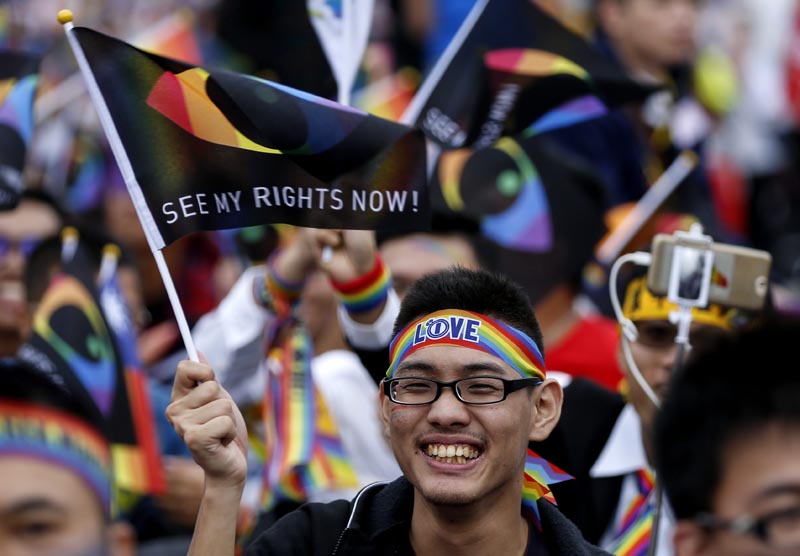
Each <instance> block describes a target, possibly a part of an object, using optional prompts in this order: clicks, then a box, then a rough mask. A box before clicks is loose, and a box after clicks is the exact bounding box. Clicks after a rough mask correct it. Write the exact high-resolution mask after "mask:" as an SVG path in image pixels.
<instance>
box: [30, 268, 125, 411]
mask: <svg viewBox="0 0 800 556" xmlns="http://www.w3.org/2000/svg"><path fill="white" fill-rule="evenodd" d="M33 330H34V332H36V333H37V334H38V335H39V336H40V337H41V338H42V339H43V340H44V341H45V342H46V343H47V344H49V345H50V346H51V347H52V348H53V349H54V350H55V351H56V353H57V354H58V356H59V357H61V359H63V361H64V362H65V363H66V365H67V366H68V367H69V368H70V369H71V370H72V372H74V373H75V375H76V376H77V378H78V379H79V380H80V382H81V384H82V385H83V386H84V387H85V388H86V390H87V391H88V392H89V394H90V395H91V397H92V400H93V401H94V403H95V405H96V406H97V408H98V409H99V410H100V412H101V413H102V414H103V415H104V416H105V417H108V416H109V415H110V413H111V407H112V403H113V398H114V391H115V388H116V380H117V376H116V373H117V370H116V363H117V362H116V358H115V354H114V345H113V343H112V341H113V340H112V339H111V333H110V331H109V330H108V328H107V327H106V323H105V319H104V318H103V315H102V313H101V312H100V308H99V307H98V306H97V303H96V302H95V300H94V298H93V297H92V295H91V293H90V292H89V291H88V290H87V289H86V287H85V286H84V285H83V284H82V283H81V281H80V280H78V279H77V278H75V277H73V276H70V275H66V274H62V275H58V276H56V277H55V278H54V279H53V281H52V282H51V285H50V287H49V288H48V290H47V292H46V293H45V295H44V297H43V298H42V301H41V303H40V304H39V307H38V309H37V311H36V314H35V315H34V318H33Z"/></svg>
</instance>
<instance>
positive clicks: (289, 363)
mask: <svg viewBox="0 0 800 556" xmlns="http://www.w3.org/2000/svg"><path fill="white" fill-rule="evenodd" d="M290 318H291V317H290ZM280 328H281V330H280V331H277V334H284V335H286V337H285V338H283V339H282V340H281V339H280V338H279V343H280V345H279V346H278V347H275V348H273V349H272V350H270V355H269V356H270V357H271V358H273V361H277V362H279V364H278V367H279V368H280V371H279V372H275V371H274V370H270V371H269V372H268V373H269V376H268V379H267V382H268V384H267V389H266V395H265V398H264V403H263V406H262V423H263V425H264V438H265V443H264V447H265V450H264V475H263V483H262V496H261V507H262V508H263V509H268V508H270V507H271V506H272V505H273V504H275V503H276V502H277V501H279V500H293V501H296V502H303V501H306V500H308V499H309V496H310V495H311V494H312V493H314V492H318V491H320V490H333V489H336V490H340V489H347V488H355V487H356V486H358V481H357V478H356V475H355V472H354V471H353V468H352V466H351V464H350V462H349V461H348V458H347V455H346V454H345V452H344V447H343V445H342V442H341V439H340V438H339V433H338V429H337V427H336V423H335V422H334V420H333V418H332V416H331V415H330V413H329V411H328V409H327V406H326V405H325V400H324V399H323V398H322V396H321V395H320V393H319V391H318V390H317V388H316V387H315V386H314V383H313V380H312V378H311V357H312V347H311V342H310V338H309V337H308V333H307V332H306V331H305V329H304V328H303V325H302V324H300V323H292V322H288V323H287V324H285V325H282V326H280ZM268 367H270V366H268Z"/></svg>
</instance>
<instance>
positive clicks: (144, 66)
mask: <svg viewBox="0 0 800 556" xmlns="http://www.w3.org/2000/svg"><path fill="white" fill-rule="evenodd" d="M68 32H69V33H71V34H72V36H73V37H74V38H75V39H76V40H77V43H78V44H79V46H80V48H81V50H82V51H83V54H84V55H85V58H86V60H87V62H88V65H89V68H90V70H91V72H92V74H93V78H94V80H95V81H96V83H97V86H98V88H99V90H100V93H101V95H102V98H103V100H104V102H105V104H106V106H107V107H108V112H109V114H110V117H111V119H112V120H113V125H114V127H115V128H116V131H117V132H118V135H119V138H120V140H121V143H122V146H123V147H124V152H125V155H126V156H127V158H128V160H129V161H130V166H131V168H132V171H133V174H134V180H128V181H134V182H135V183H133V184H131V183H128V187H129V188H130V187H131V186H132V185H133V186H134V187H140V188H141V193H142V194H143V196H144V200H145V203H146V207H140V209H141V208H144V209H145V210H146V211H147V212H148V214H149V215H150V218H149V219H148V218H146V217H145V218H142V220H143V223H144V224H145V225H147V226H151V228H150V229H149V230H148V233H149V234H150V237H151V238H155V241H153V242H151V247H153V248H154V249H159V248H161V247H163V246H164V245H166V244H168V243H171V242H172V241H174V240H175V239H177V238H179V237H181V236H183V235H185V234H187V233H189V232H193V231H197V230H214V229H224V228H238V227H244V226H252V225H259V224H264V223H288V224H295V225H301V226H310V227H324V228H325V227H327V228H331V227H332V228H350V229H376V228H377V229H380V228H384V227H386V228H392V229H400V230H413V229H424V228H425V227H426V226H427V213H428V199H427V190H426V188H425V186H426V176H425V156H426V155H425V141H424V137H423V135H422V134H421V132H420V131H419V130H413V129H411V128H409V127H408V126H404V125H401V124H397V123H394V122H390V121H387V120H382V119H380V118H377V117H374V116H371V115H369V114H366V113H365V112H361V111H359V110H356V109H353V108H349V107H346V106H343V105H339V104H336V103H334V102H332V101H329V100H326V99H323V98H320V97H315V96H313V95H310V94H308V93H305V92H303V91H300V90H296V89H292V88H289V87H286V86H283V85H279V84H277V83H271V82H269V81H265V80H262V79H259V78H256V77H252V76H248V75H244V74H238V73H233V72H229V71H223V70H214V69H208V68H202V67H198V66H192V65H189V64H185V63H183V62H179V61H176V60H171V59H168V58H163V57H160V56H157V55H154V54H150V53H147V52H145V51H142V50H139V49H137V48H134V47H133V46H131V45H129V44H127V43H124V42H122V41H119V40H117V39H114V38H111V37H108V36H106V35H103V34H101V33H98V32H96V31H93V30H90V29H86V28H73V29H72V30H70V31H68ZM115 154H116V153H115ZM117 156H118V162H119V154H117ZM123 174H124V172H123ZM131 193H132V195H133V193H134V192H131ZM148 220H151V221H152V222H151V223H149V224H148Z"/></svg>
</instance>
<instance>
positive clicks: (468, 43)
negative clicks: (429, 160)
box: [402, 0, 655, 149]
mask: <svg viewBox="0 0 800 556" xmlns="http://www.w3.org/2000/svg"><path fill="white" fill-rule="evenodd" d="M654 90H655V89H654V88H653V87H649V86H644V85H641V84H639V83H636V82H634V81H632V80H631V79H629V78H628V77H627V76H626V75H625V74H624V72H622V71H621V70H620V69H619V68H617V67H616V66H615V65H614V64H613V63H612V62H611V61H610V60H608V59H607V57H605V56H604V55H603V54H602V53H600V52H598V51H597V50H596V49H595V48H594V47H593V46H592V45H591V44H589V43H588V42H587V41H586V40H585V39H583V38H582V37H581V36H579V35H577V34H575V33H574V32H572V31H570V30H569V29H567V28H566V27H564V26H563V25H562V24H561V23H560V22H559V21H558V20H556V19H555V18H553V17H552V16H551V15H549V14H548V13H546V12H545V11H544V10H542V8H541V7H539V6H537V4H536V3H535V2H530V1H529V0H478V1H477V2H475V5H474V7H473V9H472V11H471V12H470V13H469V15H468V16H467V18H466V19H465V21H464V23H463V24H462V26H461V28H460V29H459V30H458V32H457V33H456V34H455V36H454V37H453V40H452V41H451V43H450V45H448V47H447V49H446V50H445V52H444V53H443V54H442V56H441V58H440V60H439V61H438V62H437V63H436V64H435V65H434V67H433V69H432V70H431V71H430V72H429V74H428V75H427V77H426V78H425V80H424V81H423V83H422V86H421V87H420V89H419V92H418V93H417V94H416V95H415V97H414V99H413V101H412V102H411V104H410V105H409V107H408V109H407V110H406V112H405V114H404V116H403V120H402V121H404V122H415V123H416V124H417V125H418V126H419V127H420V128H421V129H422V130H423V131H424V132H425V134H426V135H427V136H428V138H429V139H431V140H432V141H435V142H436V143H438V144H439V145H441V146H442V147H443V148H445V149H454V148H461V147H469V146H477V147H488V146H491V145H492V144H493V143H494V142H495V141H496V140H497V139H499V138H500V137H502V136H505V135H511V136H514V135H516V134H517V133H520V132H522V131H523V130H524V129H525V128H527V127H528V126H530V125H531V124H532V123H533V122H535V121H536V120H538V119H539V118H540V117H542V115H544V114H546V113H548V112H550V111H551V110H553V109H554V108H556V107H558V106H561V105H563V104H564V103H565V102H566V101H569V100H573V99H576V98H578V97H582V96H586V95H589V94H590V95H594V96H596V97H597V98H599V99H601V100H602V102H603V103H604V104H605V105H607V106H617V105H620V104H624V103H626V102H629V101H632V100H640V99H643V98H645V97H646V96H647V95H649V94H651V93H652V92H653V91H654Z"/></svg>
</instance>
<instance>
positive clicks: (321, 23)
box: [306, 0, 373, 263]
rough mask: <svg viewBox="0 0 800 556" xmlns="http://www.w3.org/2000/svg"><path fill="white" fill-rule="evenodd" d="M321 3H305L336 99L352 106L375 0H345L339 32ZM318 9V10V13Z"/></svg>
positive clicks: (329, 253)
mask: <svg viewBox="0 0 800 556" xmlns="http://www.w3.org/2000/svg"><path fill="white" fill-rule="evenodd" d="M321 4H322V5H320V6H315V2H314V0H308V2H307V4H306V5H307V7H308V11H309V15H310V17H311V24H312V27H314V31H315V32H316V33H317V37H318V38H319V41H320V44H321V45H322V50H323V52H324V53H325V56H326V58H327V59H328V64H330V66H331V70H332V71H333V77H334V79H335V81H336V100H337V101H338V102H339V104H343V105H345V106H350V100H351V93H352V90H353V84H354V83H355V80H356V75H357V74H358V66H359V64H360V63H361V59H362V58H363V57H364V50H365V49H366V47H367V42H368V41H369V32H370V27H371V24H372V13H373V0H366V1H362V2H358V5H356V1H355V0H343V1H342V20H341V25H342V26H341V30H340V32H338V33H337V32H335V29H336V26H335V25H331V22H330V21H328V20H324V15H325V13H326V11H325V10H324V9H323V8H324V1H323V2H321ZM317 10H319V13H316V14H315V12H316V11H317ZM332 257H333V249H332V248H331V247H330V246H325V247H323V248H322V255H321V258H322V262H323V263H327V262H329V261H330V260H331V258H332Z"/></svg>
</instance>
